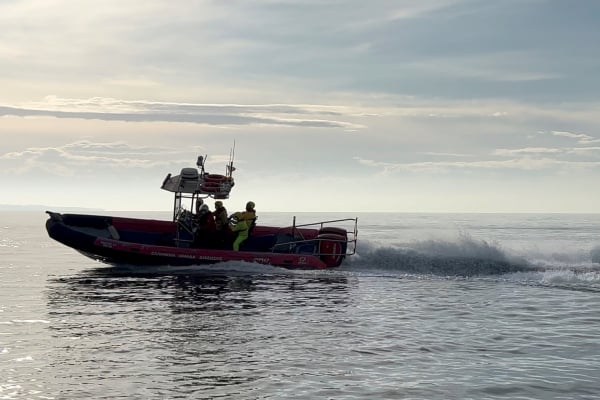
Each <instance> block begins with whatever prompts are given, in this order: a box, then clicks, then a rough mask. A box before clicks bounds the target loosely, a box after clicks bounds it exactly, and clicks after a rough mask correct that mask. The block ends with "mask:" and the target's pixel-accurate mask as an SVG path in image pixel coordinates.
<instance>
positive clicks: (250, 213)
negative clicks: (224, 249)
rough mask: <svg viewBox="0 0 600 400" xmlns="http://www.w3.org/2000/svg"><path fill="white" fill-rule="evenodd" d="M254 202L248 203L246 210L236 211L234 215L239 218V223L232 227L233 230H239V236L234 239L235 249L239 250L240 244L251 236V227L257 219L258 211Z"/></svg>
mask: <svg viewBox="0 0 600 400" xmlns="http://www.w3.org/2000/svg"><path fill="white" fill-rule="evenodd" d="M254 207H255V205H254V202H253V201H249V202H248V203H246V211H244V212H236V213H234V214H233V215H232V217H235V218H236V219H237V223H236V224H235V225H234V226H233V227H232V228H231V231H232V232H237V237H236V238H235V240H234V241H233V250H235V251H239V250H240V245H241V244H242V243H243V242H245V241H246V239H248V236H250V229H251V228H252V227H253V225H254V221H256V211H255V210H254Z"/></svg>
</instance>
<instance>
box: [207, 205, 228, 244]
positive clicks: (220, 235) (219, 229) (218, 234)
mask: <svg viewBox="0 0 600 400" xmlns="http://www.w3.org/2000/svg"><path fill="white" fill-rule="evenodd" d="M212 214H213V217H214V219H215V229H216V231H215V244H216V247H217V248H221V249H223V248H225V247H226V243H227V240H228V238H229V237H230V233H231V231H230V228H229V219H228V217H227V209H226V208H225V207H224V206H223V202H222V201H220V200H217V201H215V211H213V213H212Z"/></svg>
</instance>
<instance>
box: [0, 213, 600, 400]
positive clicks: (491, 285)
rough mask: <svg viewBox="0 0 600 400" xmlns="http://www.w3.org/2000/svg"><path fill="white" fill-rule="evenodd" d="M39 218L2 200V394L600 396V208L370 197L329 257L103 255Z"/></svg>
mask: <svg viewBox="0 0 600 400" xmlns="http://www.w3.org/2000/svg"><path fill="white" fill-rule="evenodd" d="M160 216H161V217H164V218H168V215H160ZM335 217H337V216H335ZM290 218H291V217H290V215H286V214H267V213H265V214H264V215H261V222H262V223H282V224H287V223H289V220H290ZM300 218H301V219H306V220H307V221H306V222H313V221H315V220H318V219H320V218H322V216H318V215H314V214H312V215H311V214H306V215H301V216H300ZM44 221H45V216H44V215H43V214H42V213H0V399H81V398H94V399H116V398H124V399H125V398H127V399H177V398H194V399H197V398H235V399H279V398H293V399H315V398H331V399H600V313H599V312H598V310H600V265H598V264H596V263H593V262H592V261H591V260H592V254H593V252H594V251H595V250H594V249H596V248H597V246H598V245H599V244H600V216H599V215H496V214H489V215H467V214H457V215H446V214H365V215H360V216H359V240H360V246H359V252H358V255H357V256H355V257H353V258H351V259H350V260H348V262H347V263H346V264H345V265H344V266H343V267H342V268H341V269H339V270H335V271H325V272H289V271H285V270H281V269H278V268H266V267H262V266H257V265H252V264H244V263H226V264H223V265H220V266H219V270H218V271H214V270H212V269H209V268H206V267H204V268H187V269H176V270H175V269H171V268H169V267H160V268H154V269H152V270H144V271H140V270H139V269H134V268H131V267H116V268H115V267H107V266H103V265H102V264H98V263H96V262H94V261H91V260H88V259H86V258H84V257H83V256H81V255H80V254H79V253H77V252H75V251H73V250H71V249H68V248H66V247H64V246H62V245H60V244H58V243H56V242H54V241H52V240H51V239H49V238H48V237H47V235H46V232H45V230H44V228H43V224H44Z"/></svg>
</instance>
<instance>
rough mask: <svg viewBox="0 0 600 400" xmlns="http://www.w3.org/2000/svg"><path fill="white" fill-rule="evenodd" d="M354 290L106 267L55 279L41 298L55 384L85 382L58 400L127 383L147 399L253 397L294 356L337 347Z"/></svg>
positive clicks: (316, 277)
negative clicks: (148, 387) (142, 389)
mask: <svg viewBox="0 0 600 400" xmlns="http://www.w3.org/2000/svg"><path fill="white" fill-rule="evenodd" d="M354 284H355V282H352V279H351V278H348V277H346V276H344V275H340V274H314V273H310V274H282V275H262V274H246V275H233V276H227V275H223V274H219V275H210V274H205V273H200V274H193V273H176V274H157V273H144V274H136V273H132V272H130V271H129V272H127V271H122V270H119V269H112V268H103V269H98V270H89V271H85V272H82V273H80V274H77V275H72V276H60V277H55V278H53V279H51V280H50V281H49V282H48V287H47V293H46V294H47V312H48V319H49V320H50V321H51V323H50V327H49V329H50V331H51V335H52V337H53V341H54V342H55V346H54V350H55V351H53V353H52V356H51V357H50V359H51V360H52V361H51V362H52V364H53V365H54V366H55V367H57V370H58V371H60V372H59V373H58V376H57V378H56V379H57V385H59V384H60V383H61V382H62V381H64V382H69V381H73V379H74V378H76V379H81V380H82V381H86V382H88V386H87V387H88V389H87V390H88V391H86V392H83V391H81V392H77V393H75V392H70V393H61V396H60V397H61V398H77V397H81V396H85V397H93V398H102V397H106V398H111V397H112V398H114V397H119V396H123V395H127V394H131V393H129V392H128V391H129V390H131V388H130V382H132V381H133V382H142V383H144V384H147V383H152V385H154V386H153V387H154V388H153V392H152V393H153V395H157V394H158V395H164V396H166V397H169V398H189V397H190V396H192V395H196V394H197V393H198V391H199V390H201V391H202V393H203V396H208V397H219V396H221V395H224V394H226V393H233V392H232V390H234V391H235V392H236V393H240V394H243V393H246V394H247V395H249V394H251V393H253V391H254V390H256V388H257V385H260V382H261V381H264V380H265V379H271V377H272V376H273V374H276V375H277V374H278V373H282V374H283V373H285V369H286V368H287V366H286V363H287V362H288V361H287V360H288V357H290V355H293V356H294V357H295V358H296V359H298V358H302V356H303V354H304V353H303V352H304V351H305V350H300V349H303V348H315V349H318V347H319V346H320V345H319V344H320V343H324V341H332V340H334V341H335V340H338V339H337V338H338V337H339V335H338V332H336V329H340V328H341V327H343V326H347V324H348V321H349V319H351V317H350V314H351V313H350V314H349V313H348V309H349V308H352V306H353V302H352V296H350V292H351V291H352V290H353V289H352V287H353V286H354ZM344 324H346V325H344ZM331 344H332V343H330V344H329V345H328V348H330V347H329V346H330V345H331ZM298 351H300V353H298ZM271 365H280V367H281V368H283V369H284V371H281V372H277V371H275V372H273V371H271V370H270V368H271V367H270V366H271ZM59 367H60V368H59ZM98 374H100V375H101V376H103V378H102V379H104V380H108V381H110V382H111V385H110V388H108V389H107V388H106V384H104V385H102V386H104V389H102V390H103V392H102V393H99V392H98V391H96V390H99V386H98V385H97V384H95V383H93V384H91V386H90V385H89V383H90V380H91V379H94V380H96V378H92V376H97V375H98ZM90 387H91V389H90ZM148 394H149V393H148Z"/></svg>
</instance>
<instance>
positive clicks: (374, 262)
mask: <svg viewBox="0 0 600 400" xmlns="http://www.w3.org/2000/svg"><path fill="white" fill-rule="evenodd" d="M594 251H598V252H599V253H600V247H599V248H597V249H595V250H592V260H593V259H594V258H593V257H594ZM599 255H600V254H599ZM589 257H590V256H589V255H587V254H566V253H565V254H560V253H551V254H546V255H544V254H540V253H539V252H530V253H529V254H525V255H517V254H515V253H514V252H511V251H509V250H506V249H503V248H502V247H501V246H500V245H499V244H496V243H489V242H487V241H484V240H476V239H474V238H472V237H470V236H469V235H466V234H461V235H460V236H459V237H458V238H457V239H455V240H442V239H437V240H436V239H431V240H423V241H415V242H412V243H402V244H393V245H389V244H388V245H380V244H378V243H373V242H369V241H365V240H362V241H361V242H359V247H358V250H357V255H356V256H355V257H350V259H349V260H348V261H347V262H346V264H345V266H344V267H343V269H344V270H347V271H352V272H356V273H362V272H369V273H381V274H394V275H396V274H403V275H421V276H422V275H428V276H437V277H444V278H448V277H455V278H484V279H494V280H502V281H512V282H516V283H523V284H532V285H543V286H553V287H563V288H566V289H575V290H579V289H583V290H594V291H596V290H600V265H598V264H595V263H594V262H595V261H591V260H590V258H589Z"/></svg>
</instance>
